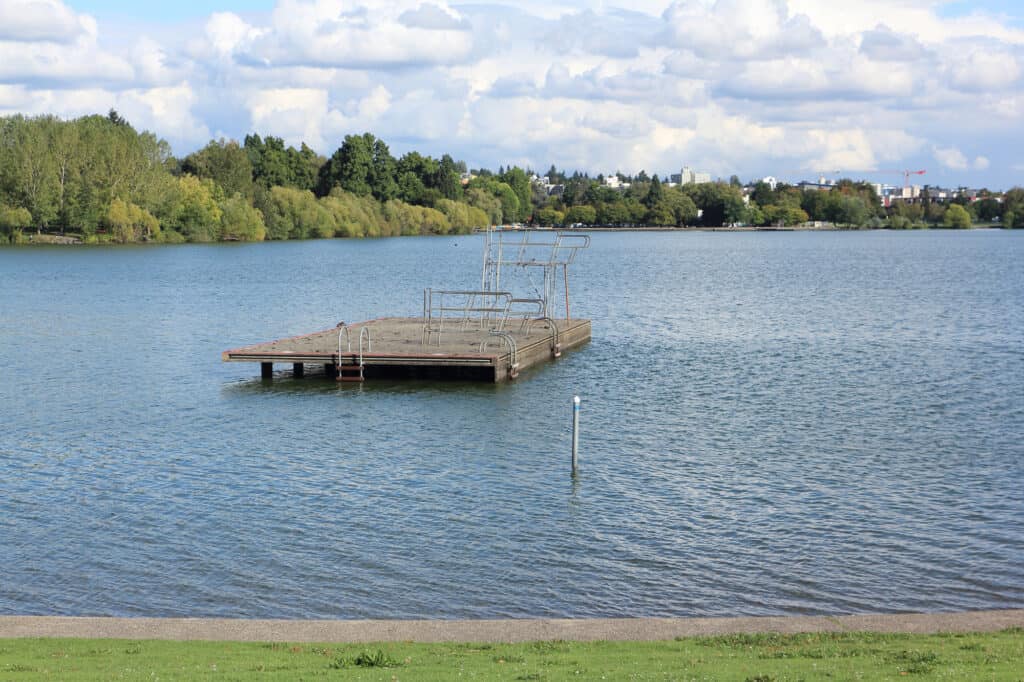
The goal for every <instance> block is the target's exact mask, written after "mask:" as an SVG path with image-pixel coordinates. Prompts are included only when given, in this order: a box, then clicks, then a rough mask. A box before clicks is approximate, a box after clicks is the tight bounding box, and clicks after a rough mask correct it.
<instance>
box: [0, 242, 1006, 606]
mask: <svg viewBox="0 0 1024 682" xmlns="http://www.w3.org/2000/svg"><path fill="white" fill-rule="evenodd" d="M458 244H459V246H460V248H458V249H454V248H452V240H451V239H447V238H438V239H430V238H401V239H391V240H377V241H372V240H371V241H322V242H303V243H284V244H279V243H274V244H259V245H232V246H182V247H167V248H153V249H114V248H110V249H107V248H96V249H92V248H78V249H3V250H0V281H2V282H3V283H4V287H5V294H6V295H5V297H4V300H3V303H2V304H0V349H3V350H2V352H3V363H0V409H2V412H3V415H4V428H3V429H0V547H3V556H4V560H3V564H4V571H3V580H2V581H0V612H3V613H25V614H28V613H38V614H56V613H60V614H68V615H151V616H175V615H177V616H182V615H190V616H192V615H194V616H203V615H207V616H241V617H283V618H299V617H308V618H365V617H384V618H414V617H441V618H457V617H474V618H479V617H501V616H517V617H521V616H574V617H583V616H632V615H725V614H779V613H844V612H858V611H898V610H951V609H965V608H1006V607H1018V608H1019V607H1022V606H1024V568H1022V566H1024V530H1022V529H1024V502H1022V498H1021V496H1020V494H1019V488H1020V481H1021V480H1022V474H1024V446H1022V445H1021V443H1020V439H1019V434H1020V433H1022V432H1024V305H1021V303H1022V301H1024V269H1021V268H1020V262H1021V259H1022V256H1024V235H1021V234H1014V233H1009V232H994V231H972V232H968V233H946V232H936V233H912V234H900V233H887V232H868V233H814V234H785V233H773V234H698V233H695V234H647V233H641V234H603V235H597V236H596V237H595V238H594V240H593V246H592V248H591V249H590V251H588V252H586V253H585V254H584V256H583V257H582V258H581V261H580V267H579V268H578V270H577V272H576V273H574V277H573V285H574V287H575V291H574V296H573V312H574V314H579V315H581V316H586V317H590V318H592V319H593V321H594V325H593V341H592V343H590V344H589V345H587V346H586V347H584V348H583V349H581V350H579V351H577V352H573V353H567V354H565V355H564V356H563V357H562V359H560V360H559V361H557V362H555V363H551V364H547V365H544V366H542V367H539V368H537V369H536V370H533V371H529V372H525V373H524V374H523V375H522V377H521V378H520V380H518V381H517V382H515V383H513V384H507V385H493V384H486V383H465V382H453V383H435V382H414V383H408V382H393V381H381V382H370V383H366V384H362V385H354V384H340V385H339V384H338V383H336V382H334V381H331V380H329V379H327V378H325V377H323V376H317V375H316V374H315V372H317V371H318V370H319V368H317V367H315V366H313V367H307V371H308V375H307V376H306V377H305V378H301V379H294V378H292V377H291V375H290V371H288V370H285V371H282V372H278V373H277V374H276V375H275V378H274V379H273V380H272V381H263V380H261V379H260V378H259V367H258V365H256V364H248V363H237V364H236V363H228V364H226V363H222V362H220V351H222V350H224V349H225V348H231V347H237V346H241V345H245V344H248V343H255V342H259V341H263V340H267V339H272V338H280V337H283V336H288V335H293V334H299V333H304V332H308V331H311V330H315V329H322V328H326V327H330V326H333V325H334V324H335V323H336V322H337V320H339V319H346V320H360V319H371V318H373V317H379V316H382V315H415V314H417V312H418V309H417V307H418V305H419V303H418V302H419V294H420V291H421V289H422V288H423V287H426V286H434V287H436V288H460V287H462V286H463V285H464V284H465V282H467V281H473V279H474V278H475V277H476V276H477V271H478V265H479V256H480V248H482V241H481V240H480V239H479V238H476V237H460V238H459V239H458ZM463 247H464V248H463ZM478 247H479V248H478ZM288 369H290V368H288ZM574 394H578V395H581V396H582V397H583V409H582V418H581V453H580V457H581V471H580V475H579V477H578V479H576V480H573V479H572V478H571V477H570V475H569V472H570V437H571V434H570V428H571V407H570V400H571V397H572V395H574Z"/></svg>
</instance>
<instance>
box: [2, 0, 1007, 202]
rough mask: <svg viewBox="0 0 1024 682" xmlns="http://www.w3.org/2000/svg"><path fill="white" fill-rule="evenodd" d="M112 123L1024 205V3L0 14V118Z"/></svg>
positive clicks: (224, 4)
mask: <svg viewBox="0 0 1024 682" xmlns="http://www.w3.org/2000/svg"><path fill="white" fill-rule="evenodd" d="M111 108H115V109H117V110H118V112H120V113H121V115H122V116H124V117H125V118H127V119H128V120H129V121H131V122H132V123H133V125H135V126H136V128H139V129H147V130H152V131H153V132H155V133H156V134H158V135H159V136H161V137H163V138H165V139H166V140H167V141H168V142H170V143H171V145H172V147H173V149H174V152H175V153H176V154H178V155H182V156H183V155H185V154H188V153H189V152H191V151H194V150H195V149H198V148H200V147H202V146H203V145H205V144H206V143H207V142H208V141H209V140H211V139H215V138H221V137H224V138H233V139H238V140H241V139H242V138H243V137H244V136H245V135H246V134H247V133H250V132H258V133H260V134H261V135H264V136H266V135H276V136H279V137H283V138H284V139H285V140H286V141H287V142H288V143H290V144H295V145H298V144H299V143H300V142H306V143H307V144H309V145H310V146H311V147H313V148H314V149H316V150H317V151H319V152H320V153H322V154H324V155H329V154H331V153H332V152H333V151H334V150H335V149H336V148H337V147H338V146H340V144H341V142H342V140H343V138H344V136H345V135H348V134H353V133H362V132H364V131H370V132H372V133H374V134H375V135H377V136H378V137H380V138H382V139H384V140H385V141H386V142H387V143H388V144H389V146H390V148H391V151H392V153H393V154H395V155H396V156H399V155H401V154H403V153H405V152H407V151H411V150H417V151H420V152H421V153H425V154H431V155H433V156H440V155H441V154H444V153H450V154H452V156H454V157H455V158H456V159H461V160H464V161H466V163H467V164H468V165H469V166H470V167H472V168H475V167H486V168H491V169H497V167H498V166H499V165H505V166H508V165H511V164H517V165H521V166H526V167H530V168H533V169H535V170H538V171H545V170H546V169H547V168H548V167H549V166H550V165H551V164H554V165H556V166H557V167H558V168H560V169H568V170H580V171H586V172H589V173H590V174H591V175H596V174H598V173H604V174H609V173H615V172H623V173H628V174H635V173H637V172H639V171H640V170H645V171H646V172H647V173H648V174H652V173H657V174H659V175H662V176H665V175H668V174H671V173H678V172H679V170H680V168H682V167H683V166H690V167H692V168H694V169H696V170H702V171H707V172H709V173H711V174H712V176H714V177H722V178H728V177H729V176H731V175H733V174H736V175H739V176H740V178H742V179H743V180H752V179H756V178H761V177H763V176H767V175H772V176H775V177H778V178H780V179H786V180H797V179H802V178H816V177H818V176H819V175H825V176H827V177H839V176H843V177H847V176H848V177H858V178H860V177H863V178H867V179H870V180H872V181H874V182H885V183H890V184H896V185H899V184H902V182H903V175H902V171H903V170H926V171H927V172H926V174H925V175H923V176H913V177H914V178H916V180H915V182H917V183H921V184H923V183H928V184H932V185H940V186H948V187H956V186H960V185H966V186H971V187H989V188H992V189H1006V188H1009V187H1011V186H1015V185H1024V154H1022V153H1021V152H1022V150H1024V139H1022V135H1021V131H1022V130H1024V3H1020V2H1019V0H987V1H981V2H965V1H963V0H956V1H952V2H950V1H937V0H854V1H852V2H842V3H837V2H824V1H823V0H673V1H671V2H669V1H665V0H631V1H629V0H622V1H616V0H604V1H601V2H593V3H585V2H577V1H575V0H521V1H519V2H509V3H507V4H503V3H495V2H484V1H477V2H467V3H458V2H451V3H445V2H434V1H426V2H421V1H420V0H395V1H394V2H367V1H366V0H257V1H253V2H245V1H244V0H210V1H206V2H196V1H194V0H181V1H179V2H174V3H168V2H161V3H144V2H138V0H136V1H135V2H128V1H126V0H65V1H61V0H0V115H7V114H14V113H22V114H28V115H35V114H56V115H59V116H62V117H74V116H80V115H85V114H91V113H97V112H98V113H106V112H107V111H108V110H109V109H111Z"/></svg>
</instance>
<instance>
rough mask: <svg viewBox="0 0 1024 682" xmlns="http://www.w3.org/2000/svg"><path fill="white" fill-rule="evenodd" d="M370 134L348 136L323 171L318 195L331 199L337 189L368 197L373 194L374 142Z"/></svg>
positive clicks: (375, 139) (320, 176) (317, 191)
mask: <svg viewBox="0 0 1024 682" xmlns="http://www.w3.org/2000/svg"><path fill="white" fill-rule="evenodd" d="M376 141H377V138H375V137H374V136H373V135H371V134H370V133H364V134H363V135H346V136H345V140H344V142H342V144H341V146H340V147H338V149H337V151H335V152H334V154H332V155H331V158H330V159H328V160H327V163H325V164H324V166H323V167H322V168H321V169H320V175H319V178H318V179H317V189H316V193H317V195H318V196H327V195H328V194H330V193H331V190H333V189H334V188H335V187H340V188H341V189H343V190H345V191H346V192H349V193H351V194H355V195H356V196H359V197H365V196H369V195H371V194H373V186H372V185H371V181H372V178H373V170H374V159H373V155H374V143H375V142H376Z"/></svg>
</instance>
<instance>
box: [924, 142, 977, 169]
mask: <svg viewBox="0 0 1024 682" xmlns="http://www.w3.org/2000/svg"><path fill="white" fill-rule="evenodd" d="M932 154H933V156H935V160H936V161H938V162H939V163H941V164H942V165H943V166H945V167H946V168H952V169H953V170H967V169H968V168H969V167H970V164H969V162H968V161H967V157H966V156H964V153H963V152H962V151H960V150H959V149H957V148H956V147H936V148H935V149H934V150H933V151H932Z"/></svg>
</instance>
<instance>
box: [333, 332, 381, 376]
mask: <svg viewBox="0 0 1024 682" xmlns="http://www.w3.org/2000/svg"><path fill="white" fill-rule="evenodd" d="M342 339H344V340H345V341H346V350H345V351H342V350H341V349H342ZM364 339H365V342H366V352H368V353H372V352H373V339H372V338H371V336H370V328H369V327H360V329H359V354H358V355H356V354H355V353H353V352H352V335H351V334H350V333H349V331H348V327H347V326H345V323H342V324H341V325H339V331H338V364H337V367H338V381H366V375H365V372H364V368H365V367H366V361H365V358H364V357H363V341H364ZM346 356H347V359H348V360H350V361H351V362H350V363H349V364H347V365H346V364H344V363H343V360H345V359H346Z"/></svg>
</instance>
